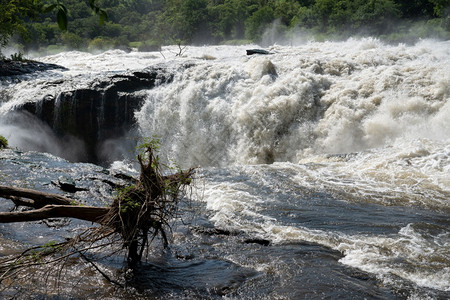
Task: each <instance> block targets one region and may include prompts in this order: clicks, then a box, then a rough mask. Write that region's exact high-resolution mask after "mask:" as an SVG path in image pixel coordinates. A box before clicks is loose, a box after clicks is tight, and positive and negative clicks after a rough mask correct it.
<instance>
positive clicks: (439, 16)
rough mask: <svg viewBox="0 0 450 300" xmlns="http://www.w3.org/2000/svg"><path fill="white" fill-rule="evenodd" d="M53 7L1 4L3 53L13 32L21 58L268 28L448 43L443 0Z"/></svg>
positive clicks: (257, 35)
mask: <svg viewBox="0 0 450 300" xmlns="http://www.w3.org/2000/svg"><path fill="white" fill-rule="evenodd" d="M51 1H53V2H51ZM51 1H49V2H50V3H53V4H51V5H48V4H49V3H48V1H45V0H21V1H18V0H13V1H6V0H0V9H2V11H6V12H7V13H6V14H2V15H1V16H0V21H1V24H2V26H1V27H0V28H1V29H0V45H2V46H4V45H5V43H6V42H7V38H6V39H5V37H7V36H10V35H11V34H12V32H17V33H20V35H21V38H19V39H18V40H17V42H18V43H19V44H20V45H23V47H24V50H25V51H28V50H40V51H44V52H45V51H48V53H53V52H54V51H56V50H66V49H78V50H94V49H108V48H112V47H114V48H117V47H119V48H127V47H136V48H138V49H140V50H142V51H149V50H159V49H160V48H159V47H160V46H161V45H165V44H207V43H209V44H219V43H232V44H234V43H238V44H239V43H242V41H253V42H260V41H262V40H264V37H265V31H266V29H267V28H268V26H270V28H271V29H272V31H273V32H275V33H276V36H277V37H284V38H285V40H289V39H290V38H292V35H293V33H294V32H298V31H301V32H303V33H307V35H308V36H309V37H314V38H316V39H318V40H323V39H330V38H333V39H346V38H348V37H349V36H352V35H371V36H377V37H380V38H383V39H385V40H388V41H392V42H408V41H414V40H417V39H418V38H428V37H435V38H440V39H449V38H450V5H449V1H448V0H414V1H410V0H96V1H94V0H51ZM55 1H56V2H55ZM19 3H20V4H19ZM45 4H47V5H45ZM63 4H64V5H63ZM100 7H101V8H103V9H101V8H100ZM66 8H67V11H66V10H65V9H66ZM55 12H56V14H55ZM66 12H67V14H66ZM99 16H100V20H101V21H102V22H99V21H98V18H99ZM65 18H66V20H65ZM100 23H103V25H101V24H100ZM58 25H59V26H58ZM66 26H67V30H66V31H61V30H60V28H65V27H66ZM230 41H232V42H230Z"/></svg>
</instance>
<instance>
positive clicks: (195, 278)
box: [0, 38, 450, 299]
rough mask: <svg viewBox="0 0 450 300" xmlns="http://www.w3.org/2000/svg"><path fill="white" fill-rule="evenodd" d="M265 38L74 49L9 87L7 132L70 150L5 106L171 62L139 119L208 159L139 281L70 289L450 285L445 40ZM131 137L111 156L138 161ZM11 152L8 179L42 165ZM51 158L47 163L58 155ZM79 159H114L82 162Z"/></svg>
mask: <svg viewBox="0 0 450 300" xmlns="http://www.w3.org/2000/svg"><path fill="white" fill-rule="evenodd" d="M257 47H258V46H256V45H250V46H204V47H193V46H192V47H186V48H185V49H184V50H183V53H182V55H181V56H179V55H177V54H178V53H179V51H180V49H178V47H164V48H163V49H162V51H161V53H158V52H153V53H139V52H130V53H125V52H123V51H119V50H114V51H108V52H103V53H100V54H87V53H81V52H76V51H72V52H65V53H61V54H57V55H52V56H45V57H40V58H39V60H40V61H43V62H48V63H54V64H59V65H62V66H64V67H66V68H68V70H66V71H58V70H53V71H50V72H47V73H45V74H41V75H39V76H37V77H33V76H29V77H30V78H27V80H23V81H21V82H18V83H15V82H8V83H5V84H4V85H3V87H2V89H3V90H4V91H3V93H2V94H1V95H3V96H4V95H8V97H7V101H3V104H2V106H1V107H0V113H1V117H0V134H2V135H4V136H6V137H7V138H8V139H9V141H10V144H11V146H13V147H19V148H20V149H21V150H24V151H28V150H39V151H40V152H50V153H53V154H54V155H61V153H64V152H65V151H66V150H64V149H65V148H64V147H67V145H64V143H62V142H60V141H59V140H58V138H57V137H55V135H54V134H53V133H52V132H51V130H49V128H47V127H45V130H44V129H42V128H44V127H42V126H34V125H33V126H24V125H23V124H20V122H19V121H16V123H11V122H8V121H6V120H7V116H8V115H9V114H10V113H11V111H12V110H13V109H14V107H15V106H17V105H18V104H20V103H22V102H23V101H30V95H33V97H32V98H34V99H39V97H42V96H44V95H46V94H47V93H48V91H42V85H43V82H45V81H48V80H50V79H51V80H56V79H59V78H60V79H63V80H64V81H67V82H69V85H70V88H75V87H76V86H77V85H80V84H83V82H89V81H92V80H95V78H97V77H98V76H103V75H104V74H118V73H121V72H126V71H127V70H139V69H141V68H143V67H147V66H150V65H157V64H164V65H165V66H166V67H168V68H170V69H173V70H175V71H174V74H175V75H174V78H173V80H172V81H171V82H169V83H163V84H161V85H157V86H156V87H154V88H152V89H149V90H144V91H141V93H144V98H145V101H144V102H143V104H142V106H141V107H140V108H139V109H138V110H136V111H135V113H134V116H135V128H134V131H133V136H135V135H136V134H137V135H138V136H140V137H151V136H158V137H159V138H160V140H161V143H162V145H161V149H160V153H161V156H162V158H163V160H164V161H165V162H166V163H167V164H172V165H177V166H180V167H182V168H187V167H192V166H196V167H198V171H197V175H196V182H195V188H194V190H193V192H192V196H191V198H190V199H189V200H190V201H189V204H188V205H187V206H186V207H183V210H182V211H183V215H182V219H183V221H182V222H180V221H178V222H176V224H177V225H175V226H174V228H173V232H172V244H171V247H170V249H169V250H167V251H161V250H154V253H151V254H152V255H150V258H149V259H148V261H147V262H145V263H144V264H143V265H142V267H141V269H140V271H139V272H140V274H139V277H138V279H137V280H138V284H137V286H138V287H139V288H135V290H134V291H133V292H117V291H112V290H113V289H112V288H111V287H110V286H109V284H108V283H105V282H102V281H101V280H100V281H99V280H97V281H95V280H93V279H92V280H88V279H86V282H88V283H89V284H90V285H91V287H90V288H87V287H85V286H84V287H83V288H79V289H76V288H74V289H73V290H70V291H65V292H64V293H63V294H62V295H63V296H61V297H62V299H66V298H65V297H68V298H71V299H73V298H75V299H78V298H80V299H85V298H88V295H89V294H91V296H92V297H93V298H98V299H106V298H108V297H109V298H108V299H134V298H136V297H141V298H143V299H153V298H156V299H180V298H183V299H324V298H327V299H363V298H366V299H447V298H449V297H450V231H449V230H450V218H449V215H450V75H449V72H448V70H450V43H449V42H440V41H432V40H424V41H420V42H418V43H416V44H414V45H403V44H399V45H388V44H385V43H383V42H381V41H379V40H377V39H371V38H366V39H349V40H347V41H344V42H309V43H305V44H303V45H299V46H278V45H274V46H272V47H269V48H268V49H267V50H268V51H270V54H268V55H251V56H247V55H246V52H245V51H246V49H251V48H257ZM62 88H66V89H67V88H68V87H67V86H64V87H62ZM55 89H56V88H55ZM58 89H59V87H58ZM52 92H54V93H57V92H59V90H55V91H52ZM4 97H5V96H4ZM4 100H6V97H5V99H4ZM130 135H131V133H130ZM33 138H34V139H39V141H40V142H41V143H40V146H39V147H38V148H33V147H34V146H33V145H35V143H34V142H32V140H33ZM42 141H45V142H42ZM127 142H128V141H127V135H124V136H123V137H122V138H121V139H116V140H114V141H113V142H109V143H108V144H107V146H108V147H110V148H109V149H111V147H112V148H114V152H115V153H117V155H116V159H115V161H114V162H113V163H112V164H110V165H108V166H106V169H105V170H107V171H108V172H119V171H120V172H125V173H128V174H136V172H137V170H135V164H133V159H132V157H133V156H134V153H130V151H129V150H124V149H125V148H126V147H125V146H124V147H122V145H125V144H127ZM42 143H44V144H45V146H44V147H43V146H42ZM70 147H72V148H73V144H71V146H70ZM8 151H9V150H8ZM26 153H27V152H25V154H20V155H19V154H11V153H9V154H5V153H3V154H2V157H9V159H11V157H15V156H14V155H19V156H27V155H28V156H27V157H26V160H28V161H29V160H33V164H39V161H40V160H44V161H45V160H46V159H44V158H42V157H49V156H51V155H50V154H45V155H44V156H42V155H43V154H39V153H36V154H26ZM30 153H34V152H30ZM5 159H6V158H4V159H3V160H2V163H3V164H4V165H3V167H2V168H0V172H2V171H3V172H4V173H5V174H8V176H5V177H4V178H7V179H4V180H6V181H7V182H9V183H10V184H19V185H20V184H24V181H26V179H25V178H26V177H27V175H26V174H27V172H31V173H33V172H37V171H34V169H33V168H31V167H30V169H26V170H27V171H20V172H16V173H14V171H11V170H12V169H13V167H6V163H5ZM54 159H55V160H56V161H58V162H59V163H48V164H47V167H48V170H54V168H58V166H59V168H61V167H60V165H58V164H61V162H60V159H57V158H54ZM17 160H18V161H19V158H17ZM74 160H76V158H74ZM64 163H67V162H64ZM55 164H56V166H55ZM83 166H85V168H93V169H94V171H91V172H99V173H101V171H95V170H96V169H95V168H100V167H97V166H94V165H89V164H82V163H78V164H75V165H74V167H73V168H74V170H75V169H77V168H84V167H83ZM68 168H70V167H68ZM39 169H41V168H39ZM8 170H9V171H8ZM58 170H60V169H58ZM77 170H78V169H77ZM90 170H92V169H90ZM39 172H40V173H39ZM39 172H37V173H33V174H35V175H34V176H33V178H36V179H33V180H36V181H37V183H36V185H38V186H40V187H41V188H42V187H44V186H45V184H44V183H42V184H40V183H39V182H41V181H42V182H48V181H50V180H51V178H52V177H51V173H52V172H53V171H42V170H41V171H39ZM73 172H75V171H73ZM77 172H78V171H77ZM13 173H14V175H12V174H13ZM0 174H2V173H0ZM39 174H43V175H42V178H46V179H45V180H44V179H42V178H41V179H39ZM74 174H79V173H76V172H75V173H74ZM83 174H84V173H83ZM102 174H103V173H102ZM12 176H15V179H14V180H13V179H11V177H12ZM73 176H75V175H73ZM92 176H94V175H92ZM92 176H91V177H92ZM102 176H103V175H102ZM94 177H95V176H94ZM85 184H87V183H85ZM97 188H100V189H103V190H104V191H103V194H108V195H109V194H110V193H112V191H109V190H108V189H107V188H101V187H98V186H97ZM43 189H45V188H43ZM92 193H96V192H92ZM76 197H78V198H80V199H83V197H84V198H89V195H87V194H86V192H84V194H83V193H82V192H81V193H78V192H77V193H76ZM71 226H73V225H70V224H69V225H66V227H67V229H66V230H65V231H64V233H65V234H70V230H71V229H70V228H72V227H71ZM77 226H81V225H79V224H78V223H77ZM11 228H15V229H17V227H10V226H3V227H0V236H3V237H2V239H5V238H7V239H13V240H15V241H16V240H17V241H18V242H21V241H22V242H24V241H28V242H29V240H30V237H23V236H22V235H19V234H12V233H10V230H12V229H11ZM63 228H65V227H64V226H63ZM36 230H37V229H36ZM39 232H41V231H39ZM59 234H61V233H60V232H59V233H58V235H59ZM11 235H12V237H11ZM48 238H50V237H48ZM44 240H45V239H44ZM8 241H9V240H8ZM2 243H4V245H3V246H2V248H0V249H5V248H8V247H6V246H5V245H6V244H5V243H11V242H10V241H9V242H6V241H3V242H2ZM5 251H6V250H5ZM105 268H110V269H111V270H113V269H114V268H119V267H118V266H117V262H109V264H105ZM92 291H95V292H92ZM137 295H139V296H137ZM52 299H53V298H52ZM55 299H56V298H55ZM57 299H59V298H57Z"/></svg>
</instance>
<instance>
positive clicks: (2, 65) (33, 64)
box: [0, 59, 66, 77]
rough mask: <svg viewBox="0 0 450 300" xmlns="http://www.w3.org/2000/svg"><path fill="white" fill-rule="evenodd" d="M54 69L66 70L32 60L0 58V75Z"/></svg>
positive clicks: (15, 74) (16, 74) (14, 74)
mask: <svg viewBox="0 0 450 300" xmlns="http://www.w3.org/2000/svg"><path fill="white" fill-rule="evenodd" d="M56 69H60V70H66V68H64V67H63V66H59V65H56V64H48V63H43V62H38V61H33V60H23V61H14V60H9V59H3V60H0V77H5V76H18V75H24V74H30V73H35V72H43V71H49V70H56Z"/></svg>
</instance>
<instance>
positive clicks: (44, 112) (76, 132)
mask: <svg viewBox="0 0 450 300" xmlns="http://www.w3.org/2000/svg"><path fill="white" fill-rule="evenodd" d="M172 79H173V75H172V74H171V73H170V72H168V71H167V70H166V69H165V68H164V67H149V68H146V69H143V70H141V71H135V72H130V73H124V74H116V75H110V76H107V77H104V78H101V79H95V80H93V81H92V82H90V83H88V84H87V85H86V86H84V87H82V88H77V89H70V90H64V89H62V90H63V91H62V92H59V94H57V95H51V94H49V95H46V96H45V97H43V99H39V100H37V101H32V102H27V103H25V104H23V105H22V106H21V107H16V110H19V111H27V112H29V113H31V114H33V115H35V116H37V117H38V118H39V119H41V120H42V121H44V122H45V123H47V124H48V125H49V126H50V127H51V128H52V129H53V131H54V132H55V133H56V134H57V135H59V136H71V137H75V138H77V139H78V140H80V141H81V142H83V143H84V147H85V158H83V159H81V161H88V162H93V163H102V161H101V160H102V159H101V158H100V157H99V146H100V145H102V144H103V142H105V141H107V140H110V139H116V138H119V137H122V136H123V135H124V134H126V133H127V132H129V131H130V130H131V129H132V127H133V125H134V123H135V122H134V112H135V111H136V110H138V109H139V108H140V107H141V105H142V104H143V101H144V99H145V92H142V90H148V89H152V88H153V87H155V85H158V84H163V83H168V82H170V81H172ZM55 84H56V85H58V84H61V85H63V84H64V82H63V80H61V79H60V80H57V81H54V82H49V83H48V85H55ZM43 88H45V87H43ZM60 90H61V89H60Z"/></svg>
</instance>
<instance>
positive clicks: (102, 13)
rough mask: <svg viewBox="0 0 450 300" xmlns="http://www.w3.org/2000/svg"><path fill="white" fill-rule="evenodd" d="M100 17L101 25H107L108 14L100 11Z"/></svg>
mask: <svg viewBox="0 0 450 300" xmlns="http://www.w3.org/2000/svg"><path fill="white" fill-rule="evenodd" d="M99 16H100V24H101V25H103V24H105V22H106V21H108V14H107V13H106V11H104V10H103V9H102V10H100V13H99Z"/></svg>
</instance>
